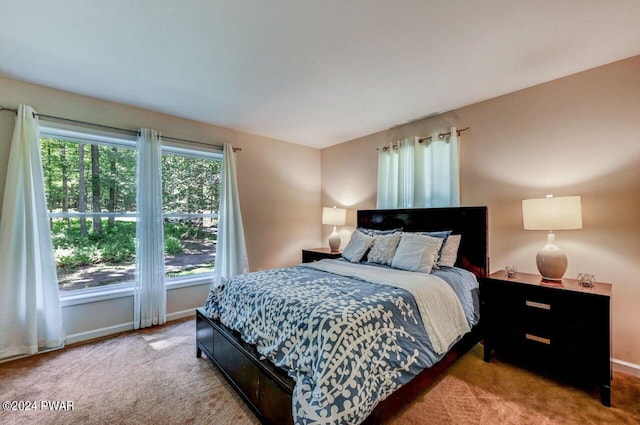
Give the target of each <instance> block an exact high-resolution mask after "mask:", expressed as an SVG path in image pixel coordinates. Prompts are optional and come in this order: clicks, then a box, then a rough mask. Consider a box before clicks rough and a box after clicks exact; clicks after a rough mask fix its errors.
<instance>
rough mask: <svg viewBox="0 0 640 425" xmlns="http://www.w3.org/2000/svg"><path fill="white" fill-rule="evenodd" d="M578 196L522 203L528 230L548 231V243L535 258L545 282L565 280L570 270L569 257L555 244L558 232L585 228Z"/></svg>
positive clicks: (529, 200) (523, 217)
mask: <svg viewBox="0 0 640 425" xmlns="http://www.w3.org/2000/svg"><path fill="white" fill-rule="evenodd" d="M580 205H581V204H580V197H579V196H559V197H554V196H553V195H547V197H546V198H537V199H525V200H523V201H522V221H523V225H524V229H525V230H548V231H549V234H548V235H547V243H546V244H544V246H543V247H542V248H540V251H538V255H537V256H536V265H537V266H538V270H539V271H540V274H541V275H542V278H543V279H544V280H562V276H564V273H565V272H566V271H567V263H568V262H567V255H566V254H565V253H564V250H563V249H562V248H560V247H559V246H558V245H556V236H555V234H554V233H553V232H554V231H555V230H572V229H582V208H581V206H580Z"/></svg>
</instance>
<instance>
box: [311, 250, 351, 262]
mask: <svg viewBox="0 0 640 425" xmlns="http://www.w3.org/2000/svg"><path fill="white" fill-rule="evenodd" d="M340 257H342V250H340V251H331V248H312V249H303V250H302V262H303V263H311V262H313V261H319V260H322V259H325V258H340Z"/></svg>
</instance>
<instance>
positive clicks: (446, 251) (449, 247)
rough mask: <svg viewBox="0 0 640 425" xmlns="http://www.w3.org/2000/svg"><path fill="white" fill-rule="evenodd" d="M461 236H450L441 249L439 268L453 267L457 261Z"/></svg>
mask: <svg viewBox="0 0 640 425" xmlns="http://www.w3.org/2000/svg"><path fill="white" fill-rule="evenodd" d="M460 238H462V235H451V236H449V237H448V238H447V241H446V242H445V243H444V246H443V247H442V251H441V252H440V261H439V262H438V265H439V266H447V267H453V266H454V265H455V264H456V260H457V259H458V248H459V247H460Z"/></svg>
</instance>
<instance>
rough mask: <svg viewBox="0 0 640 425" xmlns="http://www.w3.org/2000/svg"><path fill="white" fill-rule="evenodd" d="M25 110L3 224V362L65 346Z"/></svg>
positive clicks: (35, 149)
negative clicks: (9, 358) (13, 357)
mask: <svg viewBox="0 0 640 425" xmlns="http://www.w3.org/2000/svg"><path fill="white" fill-rule="evenodd" d="M34 113H35V112H34V110H33V109H31V108H30V107H29V106H25V105H20V107H19V108H18V116H17V118H16V123H15V128H14V131H13V139H12V141H11V150H10V153H9V163H8V167H7V178H6V184H5V191H4V199H3V203H2V218H1V219H0V252H1V253H2V254H1V255H0V358H6V357H12V356H16V355H22V354H34V353H36V352H37V351H38V349H46V348H54V347H60V346H62V345H63V344H64V338H65V336H64V330H63V327H62V313H61V310H60V299H59V298H58V278H57V274H56V265H55V261H54V258H53V244H52V241H51V231H50V228H49V219H48V213H47V201H46V198H45V192H44V179H43V174H42V161H41V158H40V140H39V139H40V135H39V127H38V119H37V118H35V117H34Z"/></svg>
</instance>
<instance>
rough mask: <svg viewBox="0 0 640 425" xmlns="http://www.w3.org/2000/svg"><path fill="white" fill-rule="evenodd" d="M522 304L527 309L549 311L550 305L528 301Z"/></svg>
mask: <svg viewBox="0 0 640 425" xmlns="http://www.w3.org/2000/svg"><path fill="white" fill-rule="evenodd" d="M524 303H525V304H526V305H527V307H533V308H539V309H542V310H551V304H545V303H539V302H536V301H529V300H526V301H525V302H524Z"/></svg>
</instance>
